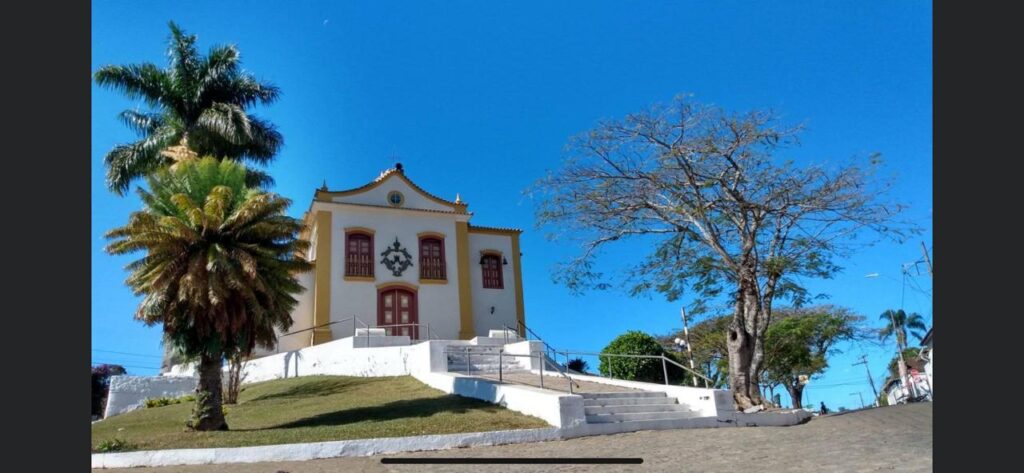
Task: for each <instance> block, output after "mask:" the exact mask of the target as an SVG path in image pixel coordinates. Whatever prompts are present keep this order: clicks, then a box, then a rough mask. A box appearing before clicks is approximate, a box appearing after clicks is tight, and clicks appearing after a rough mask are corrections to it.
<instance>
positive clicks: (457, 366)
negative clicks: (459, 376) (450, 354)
mask: <svg viewBox="0 0 1024 473" xmlns="http://www.w3.org/2000/svg"><path fill="white" fill-rule="evenodd" d="M498 366H499V365H498V364H497V363H473V365H472V367H473V370H474V371H476V370H487V371H490V370H494V371H497V370H498ZM469 367H470V365H468V364H466V363H448V371H465V370H468V369H469ZM501 369H503V370H506V371H510V370H522V369H524V368H523V367H522V366H521V365H519V364H518V363H502V364H501Z"/></svg>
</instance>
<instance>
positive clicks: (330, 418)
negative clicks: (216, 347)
mask: <svg viewBox="0 0 1024 473" xmlns="http://www.w3.org/2000/svg"><path fill="white" fill-rule="evenodd" d="M493 408H496V406H494V405H493V404H490V403H487V402H483V401H479V400H475V399H467V398H464V397H459V396H454V395H449V396H441V397H430V398H421V399H409V400H402V401H394V402H389V403H387V404H383V405H380V406H372V407H358V408H354V409H345V410H341V411H334V412H325V413H323V414H318V415H315V416H312V417H307V418H304V419H298V420H295V421H292V422H287V423H284V424H280V425H275V426H273V427H265V428H261V429H252V430H270V429H293V428H300V427H330V426H338V425H346V424H355V423H358V422H365V421H373V422H383V421H388V420H395V419H408V418H414V417H430V416H432V415H434V414H440V413H445V412H448V413H453V414H463V413H465V412H467V411H469V410H478V409H493Z"/></svg>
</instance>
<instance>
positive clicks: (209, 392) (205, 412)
mask: <svg viewBox="0 0 1024 473" xmlns="http://www.w3.org/2000/svg"><path fill="white" fill-rule="evenodd" d="M221 369H222V367H221V358H220V357H214V356H210V355H205V354H204V355H202V356H201V357H200V358H199V386H198V387H197V388H196V405H195V408H193V411H192V419H190V420H189V426H190V427H191V428H192V429H193V430H203V431H208V430H228V423H227V421H226V420H225V419H224V410H223V397H222V396H223V394H222V393H223V391H222V389H223V388H222V386H221Z"/></svg>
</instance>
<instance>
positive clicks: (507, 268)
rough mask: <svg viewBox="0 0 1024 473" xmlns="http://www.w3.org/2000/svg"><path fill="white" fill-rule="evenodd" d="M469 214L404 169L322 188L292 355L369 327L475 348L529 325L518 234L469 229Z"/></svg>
mask: <svg viewBox="0 0 1024 473" xmlns="http://www.w3.org/2000/svg"><path fill="white" fill-rule="evenodd" d="M472 216H473V214H472V213H470V212H469V210H468V205H467V204H466V203H465V202H462V201H461V199H460V198H459V197H458V196H456V198H455V200H454V201H450V200H445V199H443V198H440V197H438V196H436V195H434V194H431V193H429V192H427V191H426V190H424V189H422V188H420V187H419V186H418V185H416V184H415V183H413V182H412V181H411V180H410V179H409V178H408V177H407V176H406V175H405V172H404V170H403V168H402V165H401V164H396V165H395V167H394V168H391V169H388V170H386V171H384V172H382V173H381V174H380V175H379V176H378V177H377V178H376V179H374V180H373V181H371V182H369V183H367V184H366V185H363V186H360V187H356V188H354V189H347V190H328V189H327V188H326V187H321V188H320V189H317V190H316V192H315V194H314V196H313V201H312V203H311V204H310V206H309V210H308V211H307V212H306V214H305V217H304V219H305V223H306V228H307V231H306V233H305V234H303V235H302V238H303V239H307V240H309V241H310V243H311V246H310V250H309V255H308V258H309V261H310V262H312V263H313V264H314V265H315V269H314V270H313V271H310V272H307V273H304V274H301V275H300V276H299V278H300V281H301V282H302V284H303V285H304V286H305V287H306V291H305V292H303V293H301V294H299V295H298V296H297V299H298V300H299V304H298V305H297V306H296V308H295V310H294V312H293V314H292V318H293V320H294V323H293V325H292V327H291V329H290V331H289V332H288V333H289V334H281V335H282V336H281V337H280V338H279V344H280V347H279V349H278V350H279V351H281V352H284V351H291V350H297V349H300V348H304V347H308V346H312V345H318V344H321V343H324V342H329V341H332V340H337V339H340V338H344V337H350V336H352V335H353V334H354V332H355V331H356V330H358V329H362V328H364V327H370V328H382V329H384V332H385V334H386V335H398V336H408V337H409V338H410V339H411V340H413V341H415V340H427V339H447V340H469V339H472V338H473V337H476V336H487V335H488V333H489V331H491V330H502V329H504V328H505V327H506V326H507V327H510V328H511V329H513V330H515V329H516V328H517V326H518V325H519V324H525V316H524V310H523V278H522V268H521V264H520V256H521V255H520V249H519V235H520V233H522V231H521V230H518V229H514V228H494V227H481V226H475V225H472V224H470V219H471V217H472Z"/></svg>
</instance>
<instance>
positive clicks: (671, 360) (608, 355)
mask: <svg viewBox="0 0 1024 473" xmlns="http://www.w3.org/2000/svg"><path fill="white" fill-rule="evenodd" d="M562 353H564V354H566V355H567V356H568V355H569V354H570V353H571V354H573V355H586V356H596V357H598V359H601V358H602V357H613V356H615V357H620V358H657V359H661V360H662V364H663V367H662V368H663V369H665V368H664V363H666V362H668V363H672V364H673V365H676V366H678V367H680V368H682V369H683V370H685V371H686V372H688V373H690V374H692V375H694V376H696V377H698V378H701V379H703V380H704V387H708V382H712V383H713V381H711V379H710V378H708V377H707V376H704V375H702V374H700V373H698V372H696V371H693V370H691V369H690V368H687V367H685V366H683V365H681V364H679V363H678V362H676V361H675V360H673V359H671V358H669V357H667V356H665V355H631V354H626V353H605V352H600V353H594V352H586V351H570V350H566V351H563V352H562ZM608 372H609V373H612V372H611V370H610V369H609V371H608ZM665 384H668V372H667V371H666V372H665Z"/></svg>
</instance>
